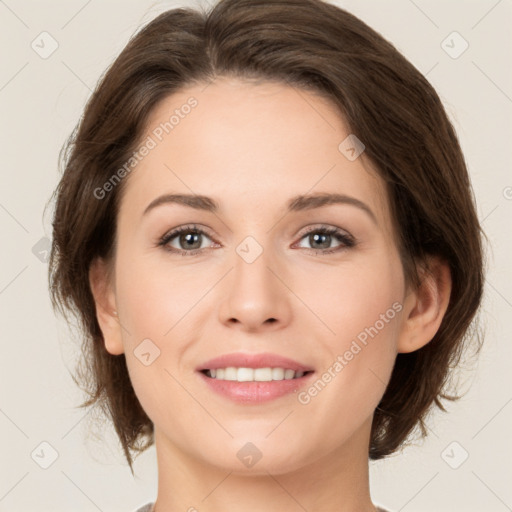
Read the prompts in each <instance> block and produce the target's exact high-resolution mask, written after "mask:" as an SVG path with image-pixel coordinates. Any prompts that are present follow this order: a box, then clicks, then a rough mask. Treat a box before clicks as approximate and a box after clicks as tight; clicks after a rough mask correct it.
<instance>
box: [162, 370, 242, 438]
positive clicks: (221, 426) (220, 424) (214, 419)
mask: <svg viewBox="0 0 512 512" xmlns="http://www.w3.org/2000/svg"><path fill="white" fill-rule="evenodd" d="M164 370H165V371H166V372H167V373H168V374H169V376H170V377H172V378H173V379H174V380H175V381H176V382H177V383H178V384H179V385H180V386H181V387H182V388H183V390H184V391H185V392H186V393H187V394H188V395H189V396H190V397H191V398H193V399H194V400H195V402H196V403H197V404H198V405H199V406H201V407H202V408H203V409H204V410H205V411H206V413H207V414H208V415H209V416H210V417H211V418H212V419H213V421H215V423H217V424H218V425H219V427H220V428H222V430H224V432H226V433H227V434H228V435H229V436H230V437H233V435H232V434H231V432H229V430H228V429H227V428H226V427H224V425H222V423H221V422H220V421H218V420H217V418H215V416H213V414H212V413H211V412H210V411H209V410H208V409H207V408H206V407H205V406H204V405H203V404H202V403H201V402H200V401H199V400H198V399H197V398H196V397H195V396H194V395H192V393H190V391H189V390H188V389H187V388H186V387H185V386H184V385H183V384H182V383H181V382H180V381H179V380H178V379H177V378H176V377H175V376H174V375H172V374H171V373H170V372H169V370H167V368H164Z"/></svg>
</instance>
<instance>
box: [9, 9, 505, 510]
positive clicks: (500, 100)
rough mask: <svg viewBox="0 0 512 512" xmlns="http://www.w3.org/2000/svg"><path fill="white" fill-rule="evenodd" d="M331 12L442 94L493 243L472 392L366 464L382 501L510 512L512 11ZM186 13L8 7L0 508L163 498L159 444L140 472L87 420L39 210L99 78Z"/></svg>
mask: <svg viewBox="0 0 512 512" xmlns="http://www.w3.org/2000/svg"><path fill="white" fill-rule="evenodd" d="M333 3H336V4H337V5H339V6H340V7H345V8H347V9H348V10H349V11H351V12H352V13H354V14H356V15H357V16H359V17H360V18H362V19H363V20H364V21H365V22H367V23H368V24H369V25H370V26H371V27H373V28H374V29H376V30H377V31H379V32H380V33H381V34H383V35H384V36H385V37H386V38H387V39H389V40H390V41H391V42H393V43H394V44H395V46H396V47H397V48H398V49H399V50H400V51H401V52H402V53H403V54H404V55H405V56H406V57H407V58H408V59H409V60H411V62H412V63H413V64H414V65H415V66H416V67H417V68H418V69H419V70H420V71H421V72H422V73H424V74H426V76H427V78H428V79H429V80H430V82H431V83H432V85H433V86H434V87H435V88H436V90H437V91H438V93H439V94H440V96H441V98H442V100H443V103H444V105H445V107H446V109H447V111H448V114H449V116H450V118H451V119H452V120H453V122H454V125H455V128H456V130H457V132H458V134H459V137H460V141H461V144H462V147H463V150H464V152H465V155H466V159H467V163H468V167H469V170H470V173H471V178H472V181H473V185H474V190H475V195H476V199H477V203H478V213H479V217H480V219H481V221H482V223H483V227H484V229H485V231H486V233H487V235H488V237H489V240H490V243H491V248H490V250H489V263H488V265H489V272H488V275H487V279H486V286H485V300H484V304H483V308H482V315H481V317H482V322H483V324H484V327H485V329H486V339H485V345H484V349H483V351H482V353H481V357H480V358H479V361H478V365H476V366H475V367H474V368H471V367H469V366H468V368H469V369H468V370H464V372H463V373H461V374H460V375H461V383H462V384H463V386H462V388H463V389H464V390H466V391H467V393H466V395H465V397H464V398H463V399H462V400H460V401H459V402H458V403H456V404H454V405H452V404H448V405H447V407H448V411H449V413H448V414H442V413H439V412H436V413H435V414H433V415H432V417H431V418H430V421H429V431H430V435H429V437H428V439H427V440H426V441H425V442H423V443H420V442H416V444H415V445H413V446H411V447H408V448H406V449H405V450H403V452H402V453H399V454H397V455H396V456H393V457H391V458H389V459H386V460H384V461H379V462H377V463H372V464H371V489H372V497H373V500H374V502H375V503H377V504H380V505H384V506H386V507H388V508H389V509H390V510H392V511H394V512H395V511H403V512H427V511H433V510H435V511H436V512H442V511H450V512H459V511H460V512H462V511H465V512H468V511H482V510H485V511H486V512H502V511H506V510H512V487H511V486H510V481H511V476H512V475H511V471H510V463H509V461H510V457H511V455H512V450H511V448H512V443H511V441H510V432H511V428H510V427H511V423H512V403H511V402H512V386H511V383H512V378H511V372H510V363H511V361H512V357H511V356H512V354H511V352H512V348H511V346H512V345H511V334H512V329H511V327H510V323H509V319H510V317H511V315H512V286H511V279H510V277H511V271H510V256H511V255H512V251H511V241H510V225H511V222H510V220H511V218H512V173H511V160H512V158H511V152H510V145H511V141H512V137H511V135H512V133H511V132H512V130H511V119H512V115H511V114H512V99H511V98H512V76H511V68H510V48H512V45H511V39H512V35H511V31H510V26H511V21H512V2H511V1H510V0H501V1H497V0H479V1H476V0H473V1H467V0H464V1H463V0H451V1H449V2H447V1H441V0H438V1H433V0H415V1H414V2H413V1H412V0H393V1H390V0H387V1H386V2H384V1H377V0H352V1H349V0H346V1H343V2H333ZM186 5H198V4H197V3H192V2H186V1H185V0H183V1H181V2H149V1H138V2H126V1H120V0H107V1H102V2H98V1H94V0H92V1H91V0H89V1H87V0H85V1H77V0H73V1H67V2H64V1H61V2H57V1H46V2H38V1H36V0H28V1H21V0H17V1H15V0H5V1H0V42H1V54H2V60H1V62H2V66H1V69H0V119H1V137H0V140H1V149H2V151H1V166H0V169H1V170H0V173H1V188H0V229H1V240H2V247H3V249H2V251H1V264H0V319H1V320H0V321H1V336H2V340H1V344H0V348H1V355H0V432H1V433H2V436H1V441H0V442H1V456H0V461H1V467H0V511H15V512H29V511H35V510H38V511H40V512H43V511H53V512H59V511H65V510H66V511H67V510H74V511H84V512H89V511H90V512H93V511H97V510H100V511H112V512H118V511H119V512H131V511H133V510H135V509H136V508H137V507H138V506H140V505H142V504H144V503H146V502H148V501H153V500H154V498H155V496H156V490H157V471H156V456H155V451H154V447H152V448H151V449H150V450H149V451H147V452H145V453H144V454H143V455H141V456H140V457H139V458H138V459H137V460H136V463H135V474H136V477H135V479H134V478H133V477H132V475H131V473H130V471H129V469H128V466H127V465H126V462H125V460H124V458H123V455H122V452H121V449H120V445H119V443H118V441H117V438H116V436H115V434H114V432H113V429H112V428H111V427H110V426H109V425H108V424H107V425H103V426H100V427H99V428H96V429H93V425H91V424H90V422H89V420H90V418H91V417H92V413H86V412H85V411H84V410H81V409H77V408H76V406H77V405H78V404H79V403H80V401H81V400H82V395H81V393H80V391H79V390H78V389H77V387H76V386H75V384H74V382H73V381H72V379H71V376H70V373H71V372H72V371H73V369H74V365H75V359H76V357H77V356H78V354H79V353H78V348H77V347H78V342H77V341H76V340H73V339H72V338H71V333H70V332H69V329H68V327H67V325H66V324H65V323H64V322H63V321H62V320H61V319H60V318H58V317H57V318H56V317H55V315H54V313H53V312H52V310H51V306H50V301H49V297H48V290H47V263H46V262H45V248H46V245H45V244H47V240H46V239H45V237H46V238H50V237H51V229H50V228H51V224H50V222H51V219H50V215H49V214H48V213H47V215H46V218H43V209H44V206H45V204H46V203H47V201H48V200H49V198H50V195H51V192H52V190H53V189H54V188H55V186H56V185H57V182H58V179H59V176H60V174H59V170H58V168H57V157H58V153H59V150H60V148H61V146H62V144H63V143H64V141H65V139H66V138H67V136H68V135H69V134H70V133H71V130H72V129H73V128H74V126H75V124H76V122H77V121H78V119H79V117H80V115H81V112H82V109H83V106H84V104H85V101H86V100H87V98H88V97H89V95H90V94H91V92H92V90H93V89H94V87H95V85H96V82H97V80H98V79H99V77H100V75H101V74H102V73H103V72H104V70H105V69H106V68H107V66H108V65H109V64H110V63H111V62H112V61H113V59H114V58H115V57H116V56H117V55H118V54H119V52H120V51H121V50H122V48H123V47H124V45H125V44H126V42H127V41H128V39H129V37H130V36H131V35H132V34H133V33H134V32H135V31H136V30H137V29H138V28H139V27H140V26H141V25H142V24H145V23H147V22H148V21H150V20H151V19H153V18H154V17H155V16H156V15H157V14H159V13H160V12H163V11H164V10H166V9H169V8H173V7H176V6H186ZM203 5H206V4H203ZM44 31H46V32H48V33H49V34H51V36H52V38H54V39H55V40H56V41H57V43H58V48H57V50H56V51H55V52H54V53H53V54H52V55H50V56H49V57H48V58H46V59H43V58H42V57H41V56H40V55H39V54H38V53H36V51H34V49H33V48H32V46H31V44H32V42H33V41H34V40H35V41H36V43H37V41H40V39H38V38H39V37H41V36H40V34H41V32H44ZM454 31H456V32H458V33H459V34H460V36H462V38H463V39H464V40H465V41H467V43H468V44H469V47H468V48H467V50H466V51H465V52H464V53H462V54H461V55H460V56H458V58H453V56H454V55H455V54H456V53H458V52H459V51H460V50H462V49H463V47H464V46H463V45H465V43H464V41H463V40H462V39H461V38H460V37H459V36H457V35H453V34H452V33H453V32H454ZM44 37H47V36H44ZM46 41H50V40H49V39H47V40H46ZM443 41H445V43H443ZM46 48H47V49H48V48H49V46H46ZM445 50H447V51H448V52H450V53H451V54H452V55H451V56H450V55H449V54H448V53H447V51H445ZM361 87H364V84H361ZM50 213H51V209H50ZM98 432H99V433H101V434H103V435H104V436H105V437H104V439H101V438H98V437H97V434H98ZM43 442H46V443H49V445H50V446H51V448H50V447H49V446H48V445H41V443H43ZM452 443H456V444H452ZM52 450H55V454H54V456H56V457H57V458H56V460H55V461H54V462H53V464H51V465H50V466H49V467H48V468H47V469H43V467H41V465H44V464H45V463H49V462H51V460H52V453H53V451H52ZM466 454H467V459H466V460H464V458H465V457H466ZM456 466H458V468H457V469H454V467H456ZM291 506H293V504H291ZM196 508H198V510H201V504H197V506H196ZM262 509H263V505H262ZM290 510H291V509H290Z"/></svg>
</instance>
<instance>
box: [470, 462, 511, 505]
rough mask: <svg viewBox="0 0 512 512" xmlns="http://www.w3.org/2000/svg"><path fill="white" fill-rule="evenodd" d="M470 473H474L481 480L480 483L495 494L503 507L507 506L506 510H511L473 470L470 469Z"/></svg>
mask: <svg viewBox="0 0 512 512" xmlns="http://www.w3.org/2000/svg"><path fill="white" fill-rule="evenodd" d="M471 473H473V475H475V476H476V477H477V478H478V480H480V482H482V484H483V485H484V486H485V487H487V489H488V490H489V491H490V492H491V493H492V494H494V496H496V498H497V499H498V500H499V501H501V503H503V505H505V507H507V509H508V510H511V511H512V508H510V507H509V506H508V505H507V504H506V503H505V502H504V501H503V500H502V499H501V498H500V497H499V496H498V495H497V494H496V493H495V492H494V491H493V490H492V489H491V488H490V487H489V486H488V485H487V484H486V483H485V482H484V481H483V480H482V479H481V478H480V477H479V476H478V475H477V474H476V473H475V472H474V471H473V470H471Z"/></svg>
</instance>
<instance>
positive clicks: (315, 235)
mask: <svg viewBox="0 0 512 512" xmlns="http://www.w3.org/2000/svg"><path fill="white" fill-rule="evenodd" d="M205 237H206V238H207V239H209V240H212V238H211V237H210V236H209V234H208V233H207V232H206V231H205V230H203V229H201V228H199V227H198V226H196V225H190V226H181V227H179V228H176V229H174V230H172V231H170V232H169V233H166V234H165V235H164V236H163V237H162V238H161V239H160V240H159V242H158V245H159V246H162V247H163V248H164V249H165V250H166V251H169V252H173V253H177V254H181V255H182V256H194V255H196V254H198V253H201V252H203V251H204V250H205V249H207V248H208V247H212V244H208V245H206V246H204V245H203V243H202V242H204V238H205ZM303 239H306V240H307V241H308V243H309V244H311V246H310V247H309V249H310V250H312V251H314V253H315V254H318V253H320V254H330V253H333V252H339V251H342V250H344V249H347V248H350V247H354V246H355V245H356V242H355V240H354V238H353V237H352V236H351V235H349V234H348V233H347V232H345V231H343V230H341V229H339V228H335V227H331V226H322V227H313V228H311V229H309V230H308V231H307V232H306V234H305V235H303V236H302V237H301V240H303ZM333 241H337V242H338V245H337V246H335V247H334V248H330V246H331V244H332V242H333ZM176 245H177V247H176ZM299 247H303V246H299ZM306 249H308V248H307V247H306Z"/></svg>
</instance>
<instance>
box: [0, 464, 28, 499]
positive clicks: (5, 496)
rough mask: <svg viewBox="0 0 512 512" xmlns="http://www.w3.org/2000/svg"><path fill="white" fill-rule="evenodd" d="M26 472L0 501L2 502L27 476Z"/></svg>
mask: <svg viewBox="0 0 512 512" xmlns="http://www.w3.org/2000/svg"><path fill="white" fill-rule="evenodd" d="M28 473H29V472H28V471H27V472H26V473H25V474H24V475H23V476H22V477H21V478H20V479H19V480H18V481H17V482H16V483H15V484H14V485H13V486H12V487H11V488H10V489H9V490H8V491H7V492H6V493H5V494H4V495H3V496H2V497H1V498H0V501H2V500H3V499H4V498H5V497H6V496H7V495H8V494H9V493H10V492H11V491H12V490H13V489H14V488H15V487H16V486H17V485H18V484H19V483H20V482H21V481H22V480H23V479H24V478H25V477H26V476H27V475H28Z"/></svg>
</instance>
